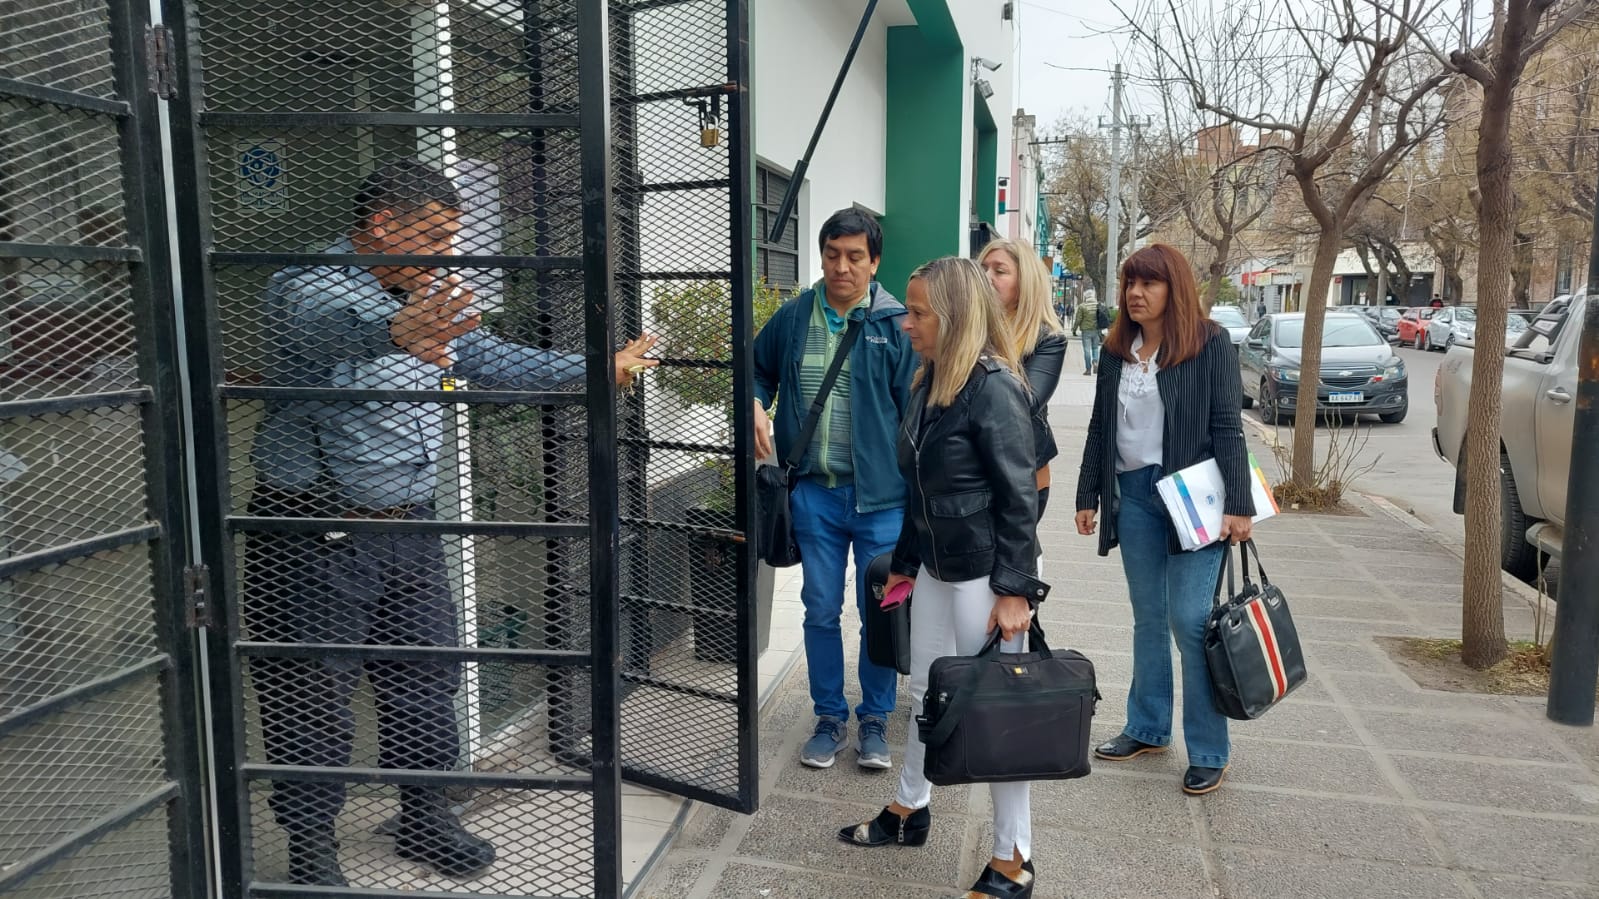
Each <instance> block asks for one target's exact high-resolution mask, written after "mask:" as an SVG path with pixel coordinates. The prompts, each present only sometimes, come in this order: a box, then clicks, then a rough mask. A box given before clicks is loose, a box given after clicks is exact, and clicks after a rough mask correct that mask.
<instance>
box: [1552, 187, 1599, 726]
mask: <svg viewBox="0 0 1599 899" xmlns="http://www.w3.org/2000/svg"><path fill="white" fill-rule="evenodd" d="M1594 196H1595V197H1599V191H1596V192H1595V194H1594ZM1585 302H1586V305H1587V314H1586V315H1584V316H1583V321H1582V333H1581V334H1580V335H1578V340H1579V343H1578V344H1577V398H1576V410H1575V413H1574V415H1573V421H1572V427H1571V447H1572V449H1571V474H1570V476H1569V480H1568V481H1567V486H1566V538H1565V542H1564V544H1563V545H1562V546H1561V549H1560V567H1561V570H1562V574H1561V576H1560V598H1559V601H1558V602H1557V603H1556V604H1555V646H1554V657H1553V658H1552V659H1551V661H1550V665H1549V704H1548V707H1547V709H1546V712H1545V713H1546V714H1547V715H1548V716H1549V719H1550V720H1551V721H1558V722H1560V723H1561V724H1575V725H1578V726H1582V727H1592V726H1593V706H1594V689H1595V688H1594V681H1595V678H1599V453H1595V452H1594V451H1593V447H1595V446H1599V203H1595V204H1594V213H1593V244H1592V246H1590V247H1589V253H1588V291H1587V296H1586V301H1585ZM1576 311H1577V309H1576V307H1575V300H1574V301H1573V308H1572V309H1571V311H1570V312H1568V313H1567V315H1568V316H1569V315H1571V314H1572V313H1574V312H1576Z"/></svg>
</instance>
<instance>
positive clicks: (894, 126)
mask: <svg viewBox="0 0 1599 899" xmlns="http://www.w3.org/2000/svg"><path fill="white" fill-rule="evenodd" d="M966 90H967V86H966V60H965V59H964V52H963V51H962V49H961V46H960V44H959V43H956V44H955V45H954V46H953V47H950V46H949V45H948V44H946V43H944V42H942V41H941V40H930V39H929V38H928V36H927V35H926V34H924V33H923V32H922V30H921V29H920V28H916V27H912V26H908V25H907V26H899V27H894V28H890V29H888V151H887V159H886V160H885V161H884V165H885V166H886V167H887V168H886V171H885V177H884V188H885V189H884V194H885V196H884V206H885V209H884V215H883V264H882V266H881V267H880V268H879V269H878V272H877V278H878V280H879V281H881V282H882V283H883V284H884V285H885V286H886V287H887V288H888V289H889V290H890V291H891V292H893V293H894V294H895V295H896V296H898V295H901V294H903V293H904V291H905V282H906V281H907V280H909V278H910V273H911V272H912V271H914V270H915V268H916V267H917V266H918V265H921V264H922V263H923V262H926V261H927V260H929V259H933V258H935V257H938V256H947V255H949V254H952V253H961V252H962V247H961V243H962V240H961V233H962V228H961V223H962V222H964V220H965V219H964V215H965V210H964V209H963V208H962V206H961V138H962V136H963V135H964V134H965V131H966V128H967V123H966V121H965V120H964V116H963V115H962V103H961V100H962V98H963V96H964V93H963V92H964V91H966Z"/></svg>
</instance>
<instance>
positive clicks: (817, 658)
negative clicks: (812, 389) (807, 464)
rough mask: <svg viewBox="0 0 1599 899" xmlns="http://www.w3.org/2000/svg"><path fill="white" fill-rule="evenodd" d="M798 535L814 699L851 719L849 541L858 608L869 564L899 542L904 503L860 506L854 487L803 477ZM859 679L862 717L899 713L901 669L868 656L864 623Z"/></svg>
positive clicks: (828, 712) (797, 495)
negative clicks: (845, 625) (847, 682)
mask: <svg viewBox="0 0 1599 899" xmlns="http://www.w3.org/2000/svg"><path fill="white" fill-rule="evenodd" d="M792 508H793V512H794V536H795V538H796V539H797V540H798V542H799V547H800V570H801V572H802V573H803V575H804V581H805V582H804V585H803V586H802V587H801V589H800V600H801V602H803V603H804V604H805V662H806V665H807V667H808V668H809V670H810V678H811V703H812V704H813V705H814V706H815V708H816V715H817V717H821V716H824V715H825V716H828V717H831V718H838V719H839V720H841V721H847V720H849V703H848V702H847V701H845V699H844V635H843V629H842V628H841V627H840V625H839V619H840V618H841V617H842V616H843V614H844V566H845V565H846V564H848V562H849V550H850V545H851V544H852V543H853V544H854V547H855V607H856V609H858V610H862V611H863V612H864V609H865V607H866V593H867V584H866V566H868V565H870V564H871V563H872V559H875V558H876V557H877V556H879V555H881V554H883V553H886V552H890V551H892V550H893V549H894V543H895V542H896V541H898V540H899V528H900V524H901V523H902V522H903V521H904V516H905V512H904V510H903V509H884V510H883V511H881V512H867V513H865V514H862V513H859V512H856V511H855V487H854V485H852V484H845V485H842V486H839V487H833V488H828V487H824V486H822V485H821V484H818V483H816V482H815V481H813V480H811V479H810V478H800V480H799V483H797V484H796V485H795V486H794V494H793V497H792ZM860 640H861V657H860V664H859V667H858V668H857V675H858V676H859V677H860V681H861V704H860V706H859V707H858V708H856V709H855V715H856V717H858V718H865V717H868V716H870V717H875V718H887V717H888V715H889V713H890V712H892V711H894V701H895V698H896V693H897V690H898V676H899V673H898V672H896V671H895V670H894V669H893V668H884V667H883V666H881V665H874V664H872V662H871V660H870V659H869V658H868V657H867V655H866V628H865V626H864V625H863V626H862V627H861V631H860Z"/></svg>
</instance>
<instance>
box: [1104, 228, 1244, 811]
mask: <svg viewBox="0 0 1599 899" xmlns="http://www.w3.org/2000/svg"><path fill="white" fill-rule="evenodd" d="M1118 304H1119V309H1120V312H1121V314H1120V315H1119V316H1117V318H1116V321H1115V323H1114V324H1113V325H1112V326H1111V329H1110V334H1109V336H1108V337H1107V338H1106V339H1105V349H1104V355H1103V356H1102V357H1101V360H1100V366H1099V381H1098V385H1097V389H1096V390H1097V392H1096V394H1095V397H1094V412H1093V416H1092V418H1091V419H1090V421H1089V425H1088V440H1087V444H1086V446H1085V447H1084V448H1083V465H1082V469H1081V471H1080V473H1079V476H1078V482H1077V510H1078V511H1077V532H1078V533H1079V534H1083V535H1085V536H1087V535H1090V534H1093V533H1094V531H1095V520H1094V519H1095V517H1096V515H1097V514H1098V513H1099V512H1103V514H1104V519H1105V521H1104V524H1105V526H1104V528H1103V529H1102V530H1101V531H1100V534H1099V554H1100V555H1102V556H1106V555H1109V554H1110V551H1111V549H1113V548H1115V547H1116V546H1118V545H1120V546H1121V551H1122V568H1123V570H1124V571H1125V572H1126V576H1127V589H1128V592H1129V594H1130V595H1131V598H1132V605H1133V684H1132V688H1131V690H1130V691H1129V692H1128V695H1127V724H1126V726H1125V727H1124V728H1123V729H1122V733H1121V734H1120V735H1119V736H1117V737H1116V738H1115V739H1113V740H1110V741H1109V742H1106V743H1104V744H1102V745H1100V746H1099V747H1097V748H1096V749H1095V750H1094V755H1095V756H1096V757H1098V758H1101V759H1105V760H1107V761H1113V762H1114V761H1123V760H1126V759H1131V758H1136V757H1137V756H1140V755H1143V754H1145V753H1151V752H1163V751H1165V749H1166V746H1167V745H1168V744H1169V743H1170V742H1171V729H1172V714H1173V704H1174V700H1173V697H1172V670H1171V643H1172V641H1173V640H1174V639H1175V640H1176V643H1177V649H1178V651H1179V653H1180V654H1181V657H1182V676H1183V739H1184V741H1185V742H1186V744H1187V749H1188V771H1187V773H1186V774H1184V776H1183V792H1185V793H1189V794H1191V795H1201V794H1204V793H1209V792H1212V791H1213V790H1215V789H1216V788H1218V787H1220V786H1221V782H1222V777H1223V776H1224V774H1225V773H1226V770H1227V762H1228V757H1229V751H1230V744H1229V742H1228V738H1227V719H1226V717H1224V716H1223V715H1222V713H1221V711H1220V710H1219V709H1217V707H1216V703H1215V700H1214V699H1213V698H1212V695H1211V683H1210V669H1209V668H1208V667H1207V665H1206V663H1205V653H1204V648H1203V640H1204V634H1205V623H1206V620H1207V618H1208V617H1209V615H1210V607H1211V599H1212V597H1213V595H1214V591H1215V588H1216V576H1217V574H1218V573H1219V572H1220V571H1221V562H1222V544H1221V543H1219V542H1218V543H1216V544H1213V545H1211V546H1208V547H1205V548H1203V549H1200V550H1197V551H1194V552H1184V551H1182V549H1181V546H1180V544H1179V543H1178V541H1177V532H1176V530H1175V529H1174V527H1173V526H1172V522H1171V517H1170V516H1169V515H1168V514H1167V512H1166V507H1165V505H1164V504H1163V503H1162V502H1161V499H1160V496H1159V494H1158V492H1157V491H1156V487H1155V485H1156V482H1158V481H1159V480H1160V479H1161V478H1162V477H1165V476H1166V475H1167V474H1170V473H1171V472H1175V471H1181V470H1182V469H1184V468H1187V467H1189V466H1190V465H1195V464H1198V463H1200V462H1203V461H1205V460H1206V459H1215V460H1216V464H1217V466H1218V467H1219V468H1220V469H1221V475H1222V483H1223V486H1224V487H1225V488H1226V500H1225V507H1224V509H1223V512H1224V515H1223V518H1222V530H1221V539H1222V540H1231V541H1232V542H1234V543H1239V542H1242V541H1244V540H1247V539H1249V535H1250V530H1251V527H1252V521H1253V518H1254V514H1255V508H1254V501H1253V499H1252V496H1251V494H1250V482H1249V450H1248V447H1247V446H1246V445H1245V443H1244V431H1243V419H1242V412H1241V411H1240V410H1241V408H1242V397H1243V385H1242V383H1241V381H1240V380H1239V374H1238V354H1237V351H1236V350H1235V349H1234V348H1233V344H1232V340H1231V339H1230V338H1229V337H1228V335H1227V332H1226V330H1224V329H1223V328H1221V327H1220V326H1219V325H1217V324H1216V323H1215V322H1212V321H1211V320H1210V319H1209V318H1208V317H1207V316H1206V315H1205V312H1204V309H1203V308H1202V307H1201V306H1200V302H1199V288H1198V286H1197V285H1196V284H1195V283H1194V274H1193V268H1192V267H1191V266H1189V264H1188V260H1187V259H1185V258H1183V255H1182V254H1181V253H1179V252H1178V251H1177V250H1175V249H1173V248H1171V247H1169V246H1166V245H1165V244H1152V245H1150V246H1148V247H1145V248H1143V249H1141V250H1139V251H1137V252H1136V253H1133V254H1132V255H1131V256H1129V257H1127V261H1126V262H1123V263H1122V268H1121V290H1120V293H1119V296H1118Z"/></svg>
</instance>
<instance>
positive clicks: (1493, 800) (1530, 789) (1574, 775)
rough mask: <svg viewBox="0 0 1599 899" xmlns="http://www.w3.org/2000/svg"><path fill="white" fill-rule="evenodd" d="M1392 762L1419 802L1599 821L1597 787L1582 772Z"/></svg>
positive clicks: (1460, 762)
mask: <svg viewBox="0 0 1599 899" xmlns="http://www.w3.org/2000/svg"><path fill="white" fill-rule="evenodd" d="M1392 758H1393V763H1394V766H1395V767H1397V768H1398V769H1399V773H1400V775H1401V776H1402V777H1403V778H1404V779H1405V782H1406V783H1408V784H1409V785H1410V787H1411V789H1413V790H1415V791H1416V795H1417V797H1419V798H1421V799H1425V800H1429V801H1433V802H1453V803H1459V804H1462V805H1480V806H1489V807H1492V808H1499V809H1510V810H1516V811H1526V812H1560V813H1564V814H1570V815H1589V816H1594V817H1596V818H1599V784H1596V783H1595V782H1594V781H1593V779H1592V778H1591V777H1590V776H1589V775H1588V772H1587V771H1586V770H1584V769H1582V768H1578V767H1574V766H1559V767H1556V766H1551V765H1510V764H1494V763H1490V762H1472V761H1466V760H1464V759H1432V758H1420V757H1416V756H1403V755H1399V756H1393V757H1392Z"/></svg>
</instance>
